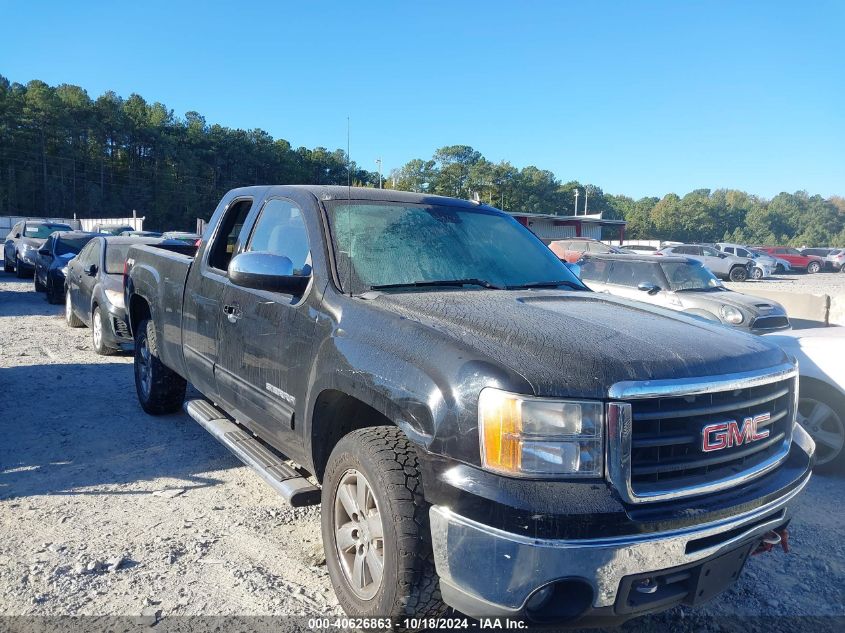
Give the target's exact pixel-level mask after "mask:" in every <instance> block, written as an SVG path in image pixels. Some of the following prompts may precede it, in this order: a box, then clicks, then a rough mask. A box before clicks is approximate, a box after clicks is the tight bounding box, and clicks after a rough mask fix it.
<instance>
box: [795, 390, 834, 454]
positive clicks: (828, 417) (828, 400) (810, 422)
mask: <svg viewBox="0 0 845 633" xmlns="http://www.w3.org/2000/svg"><path fill="white" fill-rule="evenodd" d="M798 393H799V396H798V415H797V416H796V417H797V419H798V423H799V424H800V425H801V426H802V427H804V430H805V431H807V433H809V434H810V437H812V438H813V441H815V443H816V469H817V470H820V471H837V470H839V471H842V470H845V450H843V449H845V423H844V422H843V419H842V414H841V413H840V411H842V410H843V405H845V398H843V397H842V396H841V395H839V394H837V393H836V392H834V391H833V389H831V388H830V387H826V386H821V385H818V384H815V383H813V384H809V385H804V384H802V385H801V386H800V388H799V390H798Z"/></svg>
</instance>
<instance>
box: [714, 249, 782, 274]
mask: <svg viewBox="0 0 845 633" xmlns="http://www.w3.org/2000/svg"><path fill="white" fill-rule="evenodd" d="M716 248H718V249H719V250H720V251H722V252H723V253H728V254H729V255H736V256H738V257H748V258H749V259H753V260H754V268H753V269H752V271H751V277H752V278H753V279H764V278H766V277H771V276H772V275H773V274H774V273H775V269H776V268H777V261H775V258H774V257H772V256H771V255H766V254H761V253H757V252H755V251H752V250H751V249H750V248H748V247H747V246H743V245H742V244H731V243H729V242H717V243H716Z"/></svg>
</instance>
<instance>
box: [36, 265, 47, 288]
mask: <svg viewBox="0 0 845 633" xmlns="http://www.w3.org/2000/svg"><path fill="white" fill-rule="evenodd" d="M33 280H34V282H35V292H44V291H45V290H46V289H47V288H46V287H45V286H44V284H42V283H41V281H40V280H39V279H38V271H37V270H36V271H35V276H34V277H33Z"/></svg>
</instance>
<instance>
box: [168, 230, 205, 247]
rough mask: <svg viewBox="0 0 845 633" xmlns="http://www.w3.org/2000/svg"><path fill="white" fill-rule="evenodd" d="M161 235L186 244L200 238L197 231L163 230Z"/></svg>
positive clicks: (194, 242) (193, 242) (195, 241)
mask: <svg viewBox="0 0 845 633" xmlns="http://www.w3.org/2000/svg"><path fill="white" fill-rule="evenodd" d="M161 236H162V237H163V238H165V239H168V240H179V241H180V242H185V243H186V244H196V243H197V240H199V239H201V238H202V235H199V234H198V233H187V232H185V231H165V232H164V233H162V234H161Z"/></svg>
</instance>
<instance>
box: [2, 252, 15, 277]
mask: <svg viewBox="0 0 845 633" xmlns="http://www.w3.org/2000/svg"><path fill="white" fill-rule="evenodd" d="M3 272H4V273H13V272H15V267H14V266H12V262H10V261H9V258H8V257H6V253H5V252H4V253H3Z"/></svg>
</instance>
